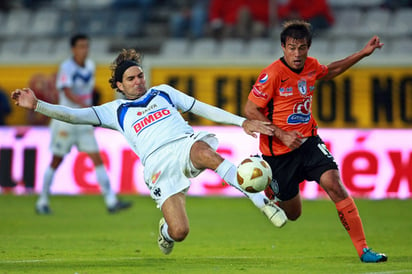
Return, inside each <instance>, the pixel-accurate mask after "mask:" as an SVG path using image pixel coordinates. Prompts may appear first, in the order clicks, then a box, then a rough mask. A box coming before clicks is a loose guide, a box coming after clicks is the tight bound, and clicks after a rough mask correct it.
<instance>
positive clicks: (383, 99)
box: [372, 77, 393, 123]
mask: <svg viewBox="0 0 412 274" xmlns="http://www.w3.org/2000/svg"><path fill="white" fill-rule="evenodd" d="M381 79H382V78H381ZM379 80H380V79H379V77H373V78H372V102H373V105H372V119H373V122H374V123H379V122H381V119H380V113H382V112H384V114H385V121H386V122H390V123H392V122H393V90H392V86H393V79H392V78H391V77H387V78H386V79H383V80H382V82H383V83H382V82H381V81H379ZM384 80H386V83H385V82H384Z"/></svg>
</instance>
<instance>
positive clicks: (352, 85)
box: [150, 66, 412, 128]
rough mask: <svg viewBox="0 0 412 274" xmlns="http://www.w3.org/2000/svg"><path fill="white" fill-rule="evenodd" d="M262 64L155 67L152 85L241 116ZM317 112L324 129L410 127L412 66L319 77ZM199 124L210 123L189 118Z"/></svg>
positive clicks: (411, 113) (318, 119)
mask: <svg viewBox="0 0 412 274" xmlns="http://www.w3.org/2000/svg"><path fill="white" fill-rule="evenodd" d="M261 69H262V67H230V66H225V67H201V66H199V67H193V66H192V67H169V66H168V67H152V68H151V74H150V75H151V82H152V84H153V85H158V84H162V83H167V84H170V85H172V86H174V87H175V88H177V89H179V90H181V91H183V92H185V93H187V94H189V95H191V96H194V97H196V98H198V99H199V100H201V101H204V102H206V103H209V104H212V105H215V106H218V107H221V108H223V109H225V110H228V111H230V112H233V113H236V114H240V115H241V114H242V113H243V106H244V104H245V102H246V100H247V96H248V94H249V91H250V89H251V86H252V85H253V84H254V82H255V80H256V78H257V76H258V74H259V72H260V70H261ZM313 115H314V116H315V118H316V119H317V121H318V123H319V125H320V126H321V127H330V128H342V127H345V128H409V127H411V126H412V68H404V67H401V68H397V67H385V68H375V67H370V68H366V67H361V68H352V69H350V70H349V71H347V72H346V73H344V74H342V75H340V76H339V77H337V78H335V79H334V80H332V81H318V83H317V86H316V91H315V94H314V98H313ZM187 118H188V119H189V120H191V122H192V123H194V124H201V125H208V124H210V122H209V121H205V120H203V119H199V118H197V117H194V116H189V117H187Z"/></svg>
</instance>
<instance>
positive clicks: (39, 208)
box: [36, 205, 52, 215]
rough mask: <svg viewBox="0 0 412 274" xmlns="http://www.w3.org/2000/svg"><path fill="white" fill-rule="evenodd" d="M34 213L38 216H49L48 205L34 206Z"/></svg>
mask: <svg viewBox="0 0 412 274" xmlns="http://www.w3.org/2000/svg"><path fill="white" fill-rule="evenodd" d="M36 213H37V214H39V215H50V214H51V213H52V212H51V209H50V207H49V206H48V205H36Z"/></svg>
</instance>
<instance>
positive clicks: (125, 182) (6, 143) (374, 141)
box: [0, 126, 412, 199]
mask: <svg viewBox="0 0 412 274" xmlns="http://www.w3.org/2000/svg"><path fill="white" fill-rule="evenodd" d="M195 130H196V131H199V130H206V131H209V132H213V133H215V134H216V135H217V137H218V138H219V148H218V151H219V153H220V154H221V155H222V156H223V157H224V158H226V159H228V160H230V161H232V162H233V163H235V164H236V165H237V164H239V163H240V162H241V161H242V159H243V158H245V157H247V156H249V155H255V154H258V140H257V139H254V138H252V137H251V136H249V135H246V134H245V133H244V132H243V130H242V129H241V128H238V127H231V126H214V127H212V126H210V127H195ZM95 133H96V138H97V141H98V143H99V146H100V150H101V153H102V156H103V159H104V162H105V165H106V168H107V170H108V174H109V176H110V179H111V184H112V187H113V189H114V190H116V191H117V192H119V193H123V194H139V195H147V194H148V190H147V187H146V185H145V183H144V181H143V171H142V169H143V167H142V165H141V163H140V160H139V159H138V158H137V156H136V155H135V154H134V153H133V151H132V150H131V149H130V148H129V146H128V144H127V142H126V141H125V139H124V138H123V136H121V134H119V133H118V132H115V131H112V130H108V129H102V128H97V129H96V131H95ZM319 134H320V135H321V137H322V139H323V140H324V142H325V143H326V145H327V147H328V149H329V150H330V152H331V153H332V155H334V157H335V160H336V162H337V163H338V165H339V168H340V172H341V175H342V179H343V182H344V184H345V186H346V187H347V189H348V191H349V192H350V193H351V194H352V195H353V196H354V197H359V198H369V199H384V198H397V199H407V198H411V197H412V142H411V141H410V140H411V136H412V130H406V129H405V130H401V129H397V130H383V129H370V130H359V129H321V130H319ZM153 138H156V136H153ZM49 143H50V133H49V129H48V128H47V127H0V186H3V187H2V190H3V191H9V192H13V193H16V194H24V193H26V192H27V191H34V192H35V193H38V192H39V191H40V190H41V187H42V180H43V174H44V171H45V169H46V167H47V166H48V165H49V163H50V160H51V154H50V151H49ZM142 145H144V144H142ZM14 184H17V185H16V186H14ZM51 192H52V193H53V194H88V193H99V188H98V185H97V183H96V176H95V173H94V169H93V164H92V162H91V160H90V159H89V158H88V156H87V155H86V154H84V153H78V152H77V150H76V148H73V149H72V151H71V153H70V154H69V155H67V156H66V157H65V159H64V161H63V163H62V165H61V166H60V168H59V169H58V171H57V172H56V175H55V178H54V183H53V185H52V188H51ZM188 194H189V195H197V196H203V195H222V196H241V193H239V192H238V191H237V190H235V189H234V188H232V187H229V186H228V185H227V184H224V183H222V180H221V179H220V177H219V176H218V175H216V174H215V173H214V172H213V171H210V170H206V171H205V172H203V173H202V174H201V175H199V176H198V177H197V178H195V179H192V186H191V188H190V190H189V192H188ZM301 194H302V197H303V198H305V199H317V198H323V197H325V193H324V192H323V191H322V190H321V189H320V188H319V186H318V185H317V184H316V183H314V182H303V183H302V184H301Z"/></svg>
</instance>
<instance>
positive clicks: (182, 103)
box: [156, 85, 195, 112]
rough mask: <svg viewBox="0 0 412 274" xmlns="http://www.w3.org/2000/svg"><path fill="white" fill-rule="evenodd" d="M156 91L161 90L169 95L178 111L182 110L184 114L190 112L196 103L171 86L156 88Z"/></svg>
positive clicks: (190, 97) (193, 99)
mask: <svg viewBox="0 0 412 274" xmlns="http://www.w3.org/2000/svg"><path fill="white" fill-rule="evenodd" d="M156 89H160V90H163V91H165V92H167V94H168V95H169V96H170V98H171V100H172V103H173V104H174V105H175V107H176V108H177V109H179V110H181V111H182V112H187V111H189V110H190V109H191V108H192V107H193V104H194V103H195V98H193V97H192V96H189V95H187V94H185V93H183V92H181V91H179V90H177V89H175V88H173V87H171V86H169V85H160V86H158V87H156Z"/></svg>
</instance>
